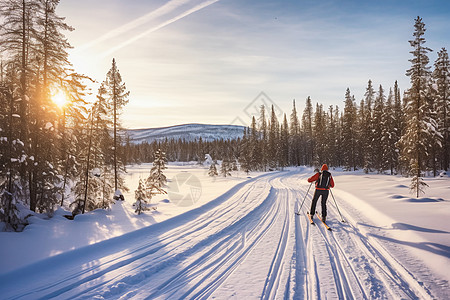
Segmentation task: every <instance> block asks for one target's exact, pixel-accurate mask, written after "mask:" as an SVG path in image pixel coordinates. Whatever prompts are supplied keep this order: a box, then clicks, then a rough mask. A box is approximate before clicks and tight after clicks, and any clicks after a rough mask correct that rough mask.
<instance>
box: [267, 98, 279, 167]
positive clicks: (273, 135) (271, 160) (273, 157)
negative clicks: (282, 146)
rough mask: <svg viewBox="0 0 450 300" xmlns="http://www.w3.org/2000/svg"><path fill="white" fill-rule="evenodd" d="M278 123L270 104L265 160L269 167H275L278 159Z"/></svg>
mask: <svg viewBox="0 0 450 300" xmlns="http://www.w3.org/2000/svg"><path fill="white" fill-rule="evenodd" d="M278 137H279V124H278V120H277V116H276V114H275V109H274V107H273V105H272V109H271V113H270V124H269V133H268V143H267V144H268V145H267V161H268V165H269V168H270V169H272V170H273V169H276V168H277V167H278V160H279V151H278V149H279V142H278Z"/></svg>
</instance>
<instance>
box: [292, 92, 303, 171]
mask: <svg viewBox="0 0 450 300" xmlns="http://www.w3.org/2000/svg"><path fill="white" fill-rule="evenodd" d="M289 145H290V147H289V164H291V165H294V166H299V165H300V164H301V162H300V151H301V136H300V121H299V119H298V114H297V109H296V107H295V100H293V101H292V112H291V116H290V125H289Z"/></svg>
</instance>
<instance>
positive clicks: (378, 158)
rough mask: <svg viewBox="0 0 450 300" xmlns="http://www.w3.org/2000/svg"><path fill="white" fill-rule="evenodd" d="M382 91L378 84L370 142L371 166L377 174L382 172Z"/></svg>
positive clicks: (383, 98) (383, 97) (383, 100)
mask: <svg viewBox="0 0 450 300" xmlns="http://www.w3.org/2000/svg"><path fill="white" fill-rule="evenodd" d="M384 102H385V96H384V89H383V87H382V86H381V84H380V87H379V89H378V93H377V96H376V98H375V103H374V107H373V136H372V138H373V140H372V141H371V143H370V144H371V145H372V150H373V165H374V168H375V169H376V170H377V171H378V173H382V172H383V156H382V155H383V147H382V138H383V127H384V124H383V112H384Z"/></svg>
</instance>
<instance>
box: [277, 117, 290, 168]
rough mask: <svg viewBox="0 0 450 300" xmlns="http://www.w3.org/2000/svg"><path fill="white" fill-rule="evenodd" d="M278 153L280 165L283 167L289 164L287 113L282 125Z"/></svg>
mask: <svg viewBox="0 0 450 300" xmlns="http://www.w3.org/2000/svg"><path fill="white" fill-rule="evenodd" d="M278 153H279V165H280V167H281V168H282V169H283V168H284V167H287V166H288V165H289V125H288V121H287V118H286V114H284V118H283V124H282V125H281V130H280V139H279V148H278Z"/></svg>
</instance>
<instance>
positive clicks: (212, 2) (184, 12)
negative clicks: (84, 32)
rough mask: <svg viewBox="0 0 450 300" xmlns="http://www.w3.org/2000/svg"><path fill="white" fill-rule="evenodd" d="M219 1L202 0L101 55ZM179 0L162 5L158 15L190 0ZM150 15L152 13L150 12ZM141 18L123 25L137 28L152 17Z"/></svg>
mask: <svg viewBox="0 0 450 300" xmlns="http://www.w3.org/2000/svg"><path fill="white" fill-rule="evenodd" d="M218 1H219V0H209V1H204V2H202V3H200V4H197V5H195V6H194V7H192V8H190V9H188V10H186V11H183V12H182V13H180V14H178V15H177V16H175V17H173V18H171V19H169V20H165V21H163V22H161V23H159V24H158V25H155V26H153V27H152V28H150V29H148V30H146V31H144V32H142V33H140V34H137V35H135V36H133V37H131V38H129V39H127V40H125V41H123V42H122V43H120V44H119V45H117V46H115V47H112V48H110V49H108V50H107V51H105V52H103V53H102V54H101V55H100V56H101V57H106V56H109V55H111V54H112V53H114V52H116V51H118V50H120V49H122V48H124V47H126V46H128V45H130V44H131V43H133V42H136V41H137V40H139V39H141V38H143V37H144V36H146V35H148V34H150V33H152V32H155V31H157V30H159V29H161V28H163V27H165V26H167V25H169V24H172V23H174V22H176V21H178V20H180V19H182V18H184V17H186V16H188V15H190V14H192V13H195V12H197V11H199V10H201V9H203V8H205V7H208V6H210V5H211V4H214V3H216V2H218ZM171 2H174V1H171ZM177 2H179V3H173V5H171V6H170V7H166V6H167V5H168V4H170V3H168V4H166V5H164V6H163V7H161V10H159V9H158V10H159V12H158V13H157V14H156V15H158V16H163V15H165V14H167V13H168V12H171V11H173V10H174V9H175V8H178V7H180V6H181V5H183V4H188V3H189V2H190V1H177ZM158 10H157V11H158ZM155 12H156V11H155ZM148 15H150V14H148ZM156 15H152V18H154V16H156ZM140 19H142V20H140V21H139V22H138V20H136V21H135V22H131V23H133V24H132V25H128V24H127V25H124V26H122V27H126V28H135V27H137V26H139V25H142V24H144V23H146V22H147V21H148V20H149V19H150V18H149V17H147V18H145V16H144V17H142V18H140ZM122 27H120V28H122ZM129 30H130V29H127V31H129ZM121 31H123V32H124V31H125V28H124V29H121ZM123 32H122V33H123ZM118 34H120V33H117V34H116V33H109V35H111V36H116V35H118ZM107 35H108V34H107Z"/></svg>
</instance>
